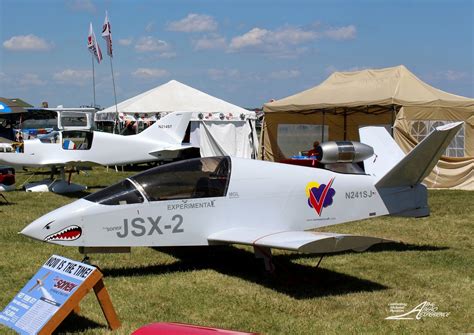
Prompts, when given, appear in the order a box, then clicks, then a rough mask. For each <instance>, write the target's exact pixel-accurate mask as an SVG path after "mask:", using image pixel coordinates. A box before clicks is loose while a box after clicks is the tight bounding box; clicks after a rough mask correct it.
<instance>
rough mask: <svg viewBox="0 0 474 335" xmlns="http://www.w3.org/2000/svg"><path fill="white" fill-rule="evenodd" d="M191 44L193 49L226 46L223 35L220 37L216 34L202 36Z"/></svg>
mask: <svg viewBox="0 0 474 335" xmlns="http://www.w3.org/2000/svg"><path fill="white" fill-rule="evenodd" d="M193 44H194V50H216V49H225V48H226V47H227V42H226V39H225V37H222V36H220V35H217V34H213V35H210V36H204V37H202V38H200V39H197V40H195V41H193Z"/></svg>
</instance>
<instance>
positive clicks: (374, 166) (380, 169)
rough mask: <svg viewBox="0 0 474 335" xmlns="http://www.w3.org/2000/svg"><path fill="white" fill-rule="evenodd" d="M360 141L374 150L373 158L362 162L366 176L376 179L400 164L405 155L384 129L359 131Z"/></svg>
mask: <svg viewBox="0 0 474 335" xmlns="http://www.w3.org/2000/svg"><path fill="white" fill-rule="evenodd" d="M359 136H360V141H361V142H362V143H364V144H368V145H370V146H371V147H372V148H373V149H374V156H372V157H371V158H369V159H366V160H365V161H364V168H365V172H366V173H367V174H370V175H372V176H374V177H376V178H378V179H380V178H382V177H383V176H384V175H385V174H386V173H387V172H388V171H390V169H392V168H393V167H394V166H395V165H397V164H398V162H400V161H401V160H402V159H403V157H405V154H404V153H403V151H402V149H400V147H399V146H398V144H397V143H396V142H395V141H394V140H393V138H392V137H391V136H390V134H389V133H388V131H387V130H386V129H385V128H384V127H363V128H360V129H359Z"/></svg>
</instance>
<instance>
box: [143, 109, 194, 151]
mask: <svg viewBox="0 0 474 335" xmlns="http://www.w3.org/2000/svg"><path fill="white" fill-rule="evenodd" d="M191 115H192V113H190V112H173V113H170V114H168V115H166V116H164V117H162V118H161V119H159V120H158V121H156V122H155V123H154V124H153V125H152V126H150V127H148V128H147V129H145V130H144V131H142V132H141V133H139V134H138V135H136V136H140V137H148V138H153V139H156V140H160V141H162V142H167V143H170V144H181V142H182V141H183V137H184V134H185V132H186V128H187V127H188V124H189V121H190V120H191Z"/></svg>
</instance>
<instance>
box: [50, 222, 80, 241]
mask: <svg viewBox="0 0 474 335" xmlns="http://www.w3.org/2000/svg"><path fill="white" fill-rule="evenodd" d="M81 235H82V229H81V227H79V226H75V225H74V226H69V227H66V228H64V229H62V230H60V231H58V232H56V233H54V234H51V235H48V236H46V237H45V238H44V240H45V241H74V240H77V239H78V238H79V237H81Z"/></svg>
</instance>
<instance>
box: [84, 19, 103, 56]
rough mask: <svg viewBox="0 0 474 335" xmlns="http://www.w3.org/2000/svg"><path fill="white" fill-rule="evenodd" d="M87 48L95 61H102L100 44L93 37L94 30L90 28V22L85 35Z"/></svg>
mask: <svg viewBox="0 0 474 335" xmlns="http://www.w3.org/2000/svg"><path fill="white" fill-rule="evenodd" d="M87 48H88V49H89V51H90V52H91V53H92V54H93V55H94V56H95V59H96V60H97V63H99V64H100V62H101V61H102V51H101V50H100V46H99V44H98V43H97V40H96V38H95V34H94V30H93V29H92V23H91V24H90V26H89V36H87Z"/></svg>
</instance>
